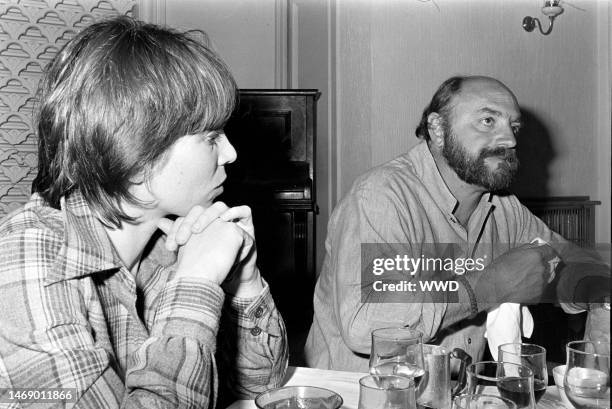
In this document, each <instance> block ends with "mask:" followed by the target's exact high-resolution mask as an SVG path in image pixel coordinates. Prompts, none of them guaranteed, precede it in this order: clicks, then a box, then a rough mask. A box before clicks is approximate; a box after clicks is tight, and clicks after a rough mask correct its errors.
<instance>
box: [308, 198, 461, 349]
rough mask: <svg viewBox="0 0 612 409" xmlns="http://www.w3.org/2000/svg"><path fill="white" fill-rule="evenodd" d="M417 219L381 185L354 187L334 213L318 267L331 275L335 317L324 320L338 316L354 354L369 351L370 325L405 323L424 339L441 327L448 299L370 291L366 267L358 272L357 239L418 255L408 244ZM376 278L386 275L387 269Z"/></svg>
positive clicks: (386, 251)
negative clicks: (322, 261) (401, 246)
mask: <svg viewBox="0 0 612 409" xmlns="http://www.w3.org/2000/svg"><path fill="white" fill-rule="evenodd" d="M419 221H420V217H418V216H416V215H415V216H412V215H410V214H408V213H407V210H406V205H405V203H401V201H400V200H399V198H397V197H395V196H394V195H393V194H390V193H389V192H387V191H385V189H379V190H375V191H370V190H367V191H358V192H357V193H354V194H352V195H350V196H347V197H346V198H345V199H344V200H343V201H342V202H341V204H340V205H339V206H338V208H337V209H336V210H335V212H334V216H333V217H332V221H331V223H330V227H329V231H328V238H327V242H326V246H327V254H328V258H327V259H326V261H325V266H324V270H325V271H324V272H323V274H326V275H327V276H328V277H329V278H330V280H331V282H328V281H325V284H326V285H327V284H330V287H331V289H330V290H329V291H330V292H332V294H331V297H332V298H333V300H332V301H331V302H332V306H333V308H334V314H333V315H334V316H332V317H329V319H334V320H337V326H338V327H339V328H340V330H341V334H342V337H343V339H344V341H345V343H346V344H347V345H348V346H349V348H351V349H352V350H353V351H355V352H357V353H363V354H369V352H370V343H371V338H370V337H371V335H370V334H371V331H372V329H374V328H381V327H390V326H409V327H411V328H414V329H418V330H419V331H421V332H423V334H424V342H427V341H428V340H429V339H431V338H432V337H434V336H435V334H436V333H437V332H438V330H439V329H440V326H441V323H442V319H443V316H444V314H445V312H446V310H447V307H448V305H447V304H445V303H433V302H431V299H428V298H426V295H425V294H424V293H423V292H421V291H418V292H402V293H401V297H402V299H399V300H398V298H397V294H392V293H391V292H389V291H386V292H385V291H381V292H377V291H374V289H373V287H372V284H373V280H374V279H375V278H374V277H373V276H372V275H371V274H369V272H365V274H364V277H362V270H361V269H362V260H361V244H362V243H379V244H381V245H382V247H385V245H386V244H387V243H402V244H405V245H406V246H404V250H405V251H406V252H409V253H410V252H413V253H415V254H408V256H412V257H415V258H419V257H420V256H421V254H420V253H419V254H417V252H418V251H419V250H415V249H414V248H412V247H411V244H412V243H414V242H415V239H414V231H415V230H416V229H418V227H417V226H415V224H417V223H418V222H419ZM393 251H394V250H393V247H392V246H391V247H390V248H387V249H384V248H383V250H382V253H386V255H387V256H389V257H393V256H394V254H392V253H393ZM380 278H381V279H385V278H387V276H386V273H383V274H382V275H381V276H380ZM405 279H406V280H411V277H410V276H406V277H405ZM320 280H321V278H320ZM319 285H321V283H319ZM362 296H363V298H362ZM468 310H469V304H468Z"/></svg>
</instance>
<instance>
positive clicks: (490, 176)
mask: <svg viewBox="0 0 612 409" xmlns="http://www.w3.org/2000/svg"><path fill="white" fill-rule="evenodd" d="M445 128H446V127H445ZM442 156H444V158H445V159H446V162H447V163H448V165H449V166H450V167H451V168H452V169H453V170H454V171H455V173H457V176H459V177H460V178H461V180H463V181H464V182H466V183H469V184H472V185H477V186H482V187H484V188H485V189H487V190H488V191H491V192H496V191H500V190H506V189H508V187H510V184H511V183H512V180H513V178H514V175H516V172H517V170H518V166H519V161H518V158H517V157H516V152H515V150H514V149H508V148H501V147H500V148H495V149H489V148H485V149H482V150H481V151H480V152H479V153H478V156H477V157H475V158H474V157H472V156H471V155H470V154H469V153H468V152H467V151H466V150H465V148H464V147H463V146H462V145H461V144H460V143H459V141H457V137H456V135H455V134H454V133H453V131H452V129H445V134H444V148H443V149H442ZM489 157H493V158H497V159H498V160H499V164H498V165H497V168H496V169H493V170H491V169H490V168H489V167H488V166H487V164H486V162H485V160H486V159H487V158H489Z"/></svg>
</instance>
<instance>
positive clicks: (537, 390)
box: [497, 343, 548, 402]
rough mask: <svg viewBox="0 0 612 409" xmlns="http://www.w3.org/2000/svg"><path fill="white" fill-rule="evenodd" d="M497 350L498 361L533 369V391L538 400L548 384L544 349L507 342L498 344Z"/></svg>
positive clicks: (532, 345) (533, 345)
mask: <svg viewBox="0 0 612 409" xmlns="http://www.w3.org/2000/svg"><path fill="white" fill-rule="evenodd" d="M497 351H498V353H497V356H498V359H499V361H501V362H512V363H515V364H520V365H524V366H526V367H527V368H529V369H531V370H532V371H533V392H534V395H535V400H536V402H538V401H539V400H540V398H541V397H542V396H544V393H545V392H546V387H547V386H548V368H546V349H545V348H543V347H541V346H539V345H535V344H522V343H509V344H502V345H500V346H499V347H498V348H497Z"/></svg>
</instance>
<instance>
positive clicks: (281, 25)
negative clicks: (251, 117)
mask: <svg viewBox="0 0 612 409" xmlns="http://www.w3.org/2000/svg"><path fill="white" fill-rule="evenodd" d="M287 2H288V0H276V5H275V10H274V17H275V37H276V38H275V41H276V44H275V51H274V59H275V61H274V87H275V88H287V86H288V78H287V77H288V67H287V66H288V54H289V48H288V47H289V45H288V41H287V36H288V27H287V25H288V19H287V8H288V4H287Z"/></svg>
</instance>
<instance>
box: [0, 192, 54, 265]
mask: <svg viewBox="0 0 612 409" xmlns="http://www.w3.org/2000/svg"><path fill="white" fill-rule="evenodd" d="M64 231H65V225H64V219H63V217H62V213H61V211H60V210H58V209H54V208H52V207H50V206H48V205H47V204H46V203H45V202H44V201H43V200H42V198H40V196H38V195H37V194H34V195H32V197H31V198H30V200H29V201H28V202H27V203H26V204H25V205H24V206H23V207H22V208H20V209H17V210H15V211H14V212H12V213H11V214H9V215H7V216H6V217H5V218H4V219H3V220H2V221H1V222H0V245H1V246H2V247H5V246H8V247H13V246H15V245H17V246H20V247H24V246H29V245H31V244H32V243H33V242H35V243H40V244H43V243H45V244H46V245H48V244H50V243H57V244H59V243H61V242H62V241H63V236H64ZM24 248H25V247H24ZM26 250H27V249H26ZM2 252H3V253H4V252H5V250H2Z"/></svg>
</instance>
